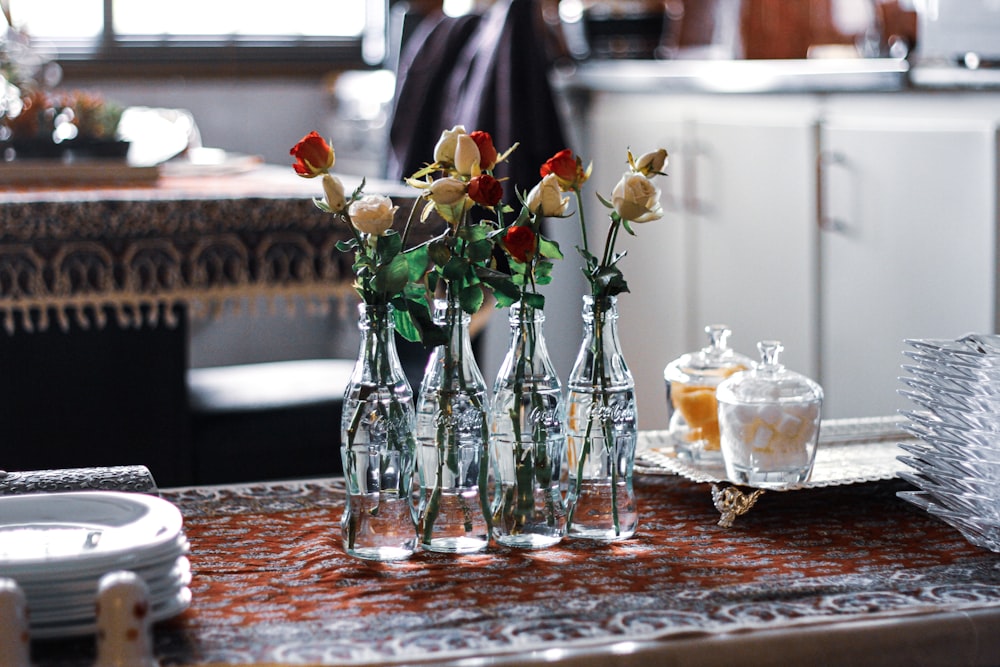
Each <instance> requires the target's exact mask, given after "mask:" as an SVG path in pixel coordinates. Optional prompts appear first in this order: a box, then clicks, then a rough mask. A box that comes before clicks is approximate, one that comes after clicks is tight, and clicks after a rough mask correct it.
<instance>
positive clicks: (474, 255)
mask: <svg viewBox="0 0 1000 667" xmlns="http://www.w3.org/2000/svg"><path fill="white" fill-rule="evenodd" d="M492 255H493V243H492V242H491V241H490V240H489V239H485V238H484V239H480V240H478V241H473V242H472V243H470V244H469V245H468V247H467V249H466V256H467V257H468V258H469V261H470V262H485V261H486V260H488V259H489V258H490V257H491V256H492Z"/></svg>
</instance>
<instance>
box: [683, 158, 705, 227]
mask: <svg viewBox="0 0 1000 667" xmlns="http://www.w3.org/2000/svg"><path fill="white" fill-rule="evenodd" d="M685 148H686V150H685V151H684V158H685V160H684V165H685V169H684V175H685V178H684V193H683V194H682V197H683V199H684V210H685V211H687V212H688V213H692V214H694V215H708V214H709V213H711V208H712V207H711V205H710V204H708V203H707V202H705V201H704V200H702V199H701V198H700V197H699V196H698V190H699V188H698V184H699V182H700V181H699V178H698V165H699V164H701V163H707V162H708V160H709V158H710V157H711V154H710V152H709V150H708V149H707V148H705V146H704V145H703V144H701V143H699V142H696V141H692V142H690V143H688V144H686V145H685Z"/></svg>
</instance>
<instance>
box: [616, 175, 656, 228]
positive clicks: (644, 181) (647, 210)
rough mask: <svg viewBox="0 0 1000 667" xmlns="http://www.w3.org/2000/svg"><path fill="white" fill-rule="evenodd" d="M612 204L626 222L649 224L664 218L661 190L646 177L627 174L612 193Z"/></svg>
mask: <svg viewBox="0 0 1000 667" xmlns="http://www.w3.org/2000/svg"><path fill="white" fill-rule="evenodd" d="M611 204H612V205H613V206H614V207H615V211H617V212H618V215H620V216H621V217H622V218H624V219H625V220H630V221H632V222H649V221H651V220H659V219H660V218H662V217H663V208H662V207H661V206H660V189H659V188H658V187H656V186H655V185H653V182H652V181H650V180H649V178H647V177H646V176H644V175H642V174H637V173H627V174H625V175H624V176H622V179H621V180H620V181H618V185H616V186H615V189H614V192H612V193H611Z"/></svg>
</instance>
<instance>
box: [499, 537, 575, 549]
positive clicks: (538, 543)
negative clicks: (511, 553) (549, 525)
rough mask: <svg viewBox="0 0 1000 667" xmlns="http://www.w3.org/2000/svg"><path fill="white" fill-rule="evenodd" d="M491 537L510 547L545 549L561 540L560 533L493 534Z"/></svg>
mask: <svg viewBox="0 0 1000 667" xmlns="http://www.w3.org/2000/svg"><path fill="white" fill-rule="evenodd" d="M493 539H495V540H496V541H497V544H500V545H502V546H505V547H510V548H512V549H545V548H547V547H552V546H555V545H557V544H559V543H560V542H562V539H563V536H562V535H541V534H537V533H532V534H521V535H496V534H494V535H493Z"/></svg>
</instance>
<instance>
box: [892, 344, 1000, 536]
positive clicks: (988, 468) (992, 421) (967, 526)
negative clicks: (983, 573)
mask: <svg viewBox="0 0 1000 667" xmlns="http://www.w3.org/2000/svg"><path fill="white" fill-rule="evenodd" d="M906 344H907V345H908V346H909V348H910V349H907V350H904V352H903V354H905V355H906V356H907V357H909V358H910V359H911V360H912V362H913V363H906V364H903V370H904V371H906V372H907V373H909V375H908V376H904V377H901V378H900V381H901V382H902V383H903V384H904V385H905V386H906V389H903V390H900V394H902V395H903V396H905V397H907V398H908V399H909V400H910V401H912V402H913V403H914V404H915V405H916V406H917V407H918V408H919V409H917V410H913V411H906V412H904V413H903V414H904V415H905V416H906V417H907V418H908V420H909V421H908V423H906V424H904V428H905V429H906V430H907V432H909V433H910V434H912V435H913V436H915V437H916V438H918V441H917V442H912V443H901V444H900V447H902V448H903V449H904V450H905V451H907V452H908V453H909V456H901V457H899V460H900V461H902V462H903V463H905V464H907V465H908V466H909V467H910V468H912V469H913V471H912V472H903V473H901V474H900V476H901V477H902V478H903V479H906V480H907V481H909V482H910V483H911V484H913V485H914V486H916V487H917V488H918V489H920V490H919V491H903V492H900V493H899V497H901V498H903V499H905V500H907V501H909V502H911V503H913V504H915V505H917V506H919V507H922V508H924V509H925V510H927V511H928V512H929V513H930V514H932V515H934V516H936V517H938V518H940V519H942V520H943V521H945V522H947V523H949V524H950V525H952V526H954V527H955V528H957V529H958V530H959V531H961V533H962V534H963V535H964V536H965V537H966V539H968V540H969V542H971V543H973V544H975V545H977V546H981V547H984V548H986V549H990V550H992V551H1000V336H995V335H982V334H970V335H968V336H966V337H964V338H961V339H959V340H938V339H911V340H907V341H906Z"/></svg>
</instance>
